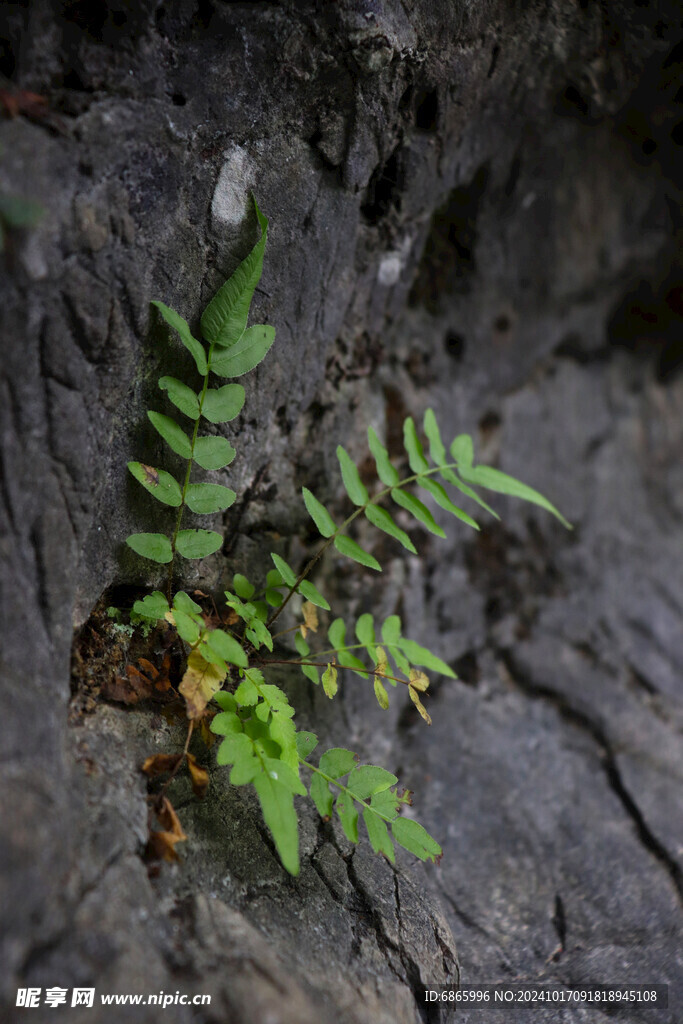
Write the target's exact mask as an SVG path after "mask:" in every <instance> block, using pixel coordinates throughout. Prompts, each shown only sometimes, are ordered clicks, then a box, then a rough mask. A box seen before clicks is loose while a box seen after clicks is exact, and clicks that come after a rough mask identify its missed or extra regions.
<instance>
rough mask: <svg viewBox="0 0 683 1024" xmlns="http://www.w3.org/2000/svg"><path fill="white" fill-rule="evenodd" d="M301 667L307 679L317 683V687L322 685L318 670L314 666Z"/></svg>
mask: <svg viewBox="0 0 683 1024" xmlns="http://www.w3.org/2000/svg"><path fill="white" fill-rule="evenodd" d="M300 667H301V671H302V672H303V674H304V675H305V676H306V678H307V679H310V681H311V682H312V683H315V685H316V686H319V685H320V675H319V672H318V669H317V668H315V666H314V665H301V666H300Z"/></svg>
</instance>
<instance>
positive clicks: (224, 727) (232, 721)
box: [210, 690, 242, 736]
mask: <svg viewBox="0 0 683 1024" xmlns="http://www.w3.org/2000/svg"><path fill="white" fill-rule="evenodd" d="M224 696H226V694H225V691H224V690H223V691H221V693H216V694H214V699H215V700H216V701H217V702H218V703H219V704H220V705H221V706H222V701H220V700H219V697H224ZM227 696H228V697H232V701H233V703H232V706H231V707H232V708H234V707H236V704H235V698H234V697H233V695H232V694H231V693H229V694H227ZM210 728H211V732H212V733H215V735H216V736H229V735H232V734H233V733H240V732H242V722H241V721H240V719H239V717H238V716H237V715H236V714H235V712H234V710H228V711H220V712H219V713H218V714H217V715H214V717H213V719H212V720H211V726H210Z"/></svg>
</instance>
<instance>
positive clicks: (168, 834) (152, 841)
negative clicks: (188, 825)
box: [147, 797, 187, 860]
mask: <svg viewBox="0 0 683 1024" xmlns="http://www.w3.org/2000/svg"><path fill="white" fill-rule="evenodd" d="M156 814H157V818H158V819H159V823H160V824H161V826H162V831H155V832H151V833H150V836H149V840H148V842H147V856H148V857H149V858H150V859H151V860H178V854H177V853H176V849H175V847H176V843H180V842H182V841H183V840H184V839H187V836H186V835H185V833H184V832H183V827H182V825H181V824H180V820H179V818H178V815H177V814H176V812H175V811H174V809H173V806H172V804H171V801H170V800H169V799H168V797H163V799H162V802H161V807H160V808H158V810H157V812H156Z"/></svg>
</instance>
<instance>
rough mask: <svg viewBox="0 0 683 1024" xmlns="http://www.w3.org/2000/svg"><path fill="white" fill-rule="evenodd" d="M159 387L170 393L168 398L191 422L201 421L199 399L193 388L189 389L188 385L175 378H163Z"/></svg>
mask: <svg viewBox="0 0 683 1024" xmlns="http://www.w3.org/2000/svg"><path fill="white" fill-rule="evenodd" d="M159 387H160V388H161V390H162V391H166V392H167V393H168V397H169V398H170V399H171V401H172V402H173V404H174V405H175V406H176V408H177V409H180V411H181V412H182V413H184V414H185V415H186V416H189V417H190V419H191V420H198V419H199V397H198V396H197V395H195V393H194V391H193V390H192V388H188V386H187V384H183V382H182V381H180V380H176V379H175V377H161V378H160V380H159Z"/></svg>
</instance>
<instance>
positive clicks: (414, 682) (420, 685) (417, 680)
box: [410, 668, 429, 693]
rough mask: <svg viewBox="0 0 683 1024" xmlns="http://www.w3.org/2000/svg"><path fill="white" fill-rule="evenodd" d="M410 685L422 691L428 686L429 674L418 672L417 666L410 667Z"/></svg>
mask: <svg viewBox="0 0 683 1024" xmlns="http://www.w3.org/2000/svg"><path fill="white" fill-rule="evenodd" d="M410 685H411V686H412V687H413V688H414V689H415V690H419V692H420V693H424V692H425V691H426V690H427V688H428V686H429V676H426V675H425V674H424V672H420V670H419V669H417V668H411V670H410Z"/></svg>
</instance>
